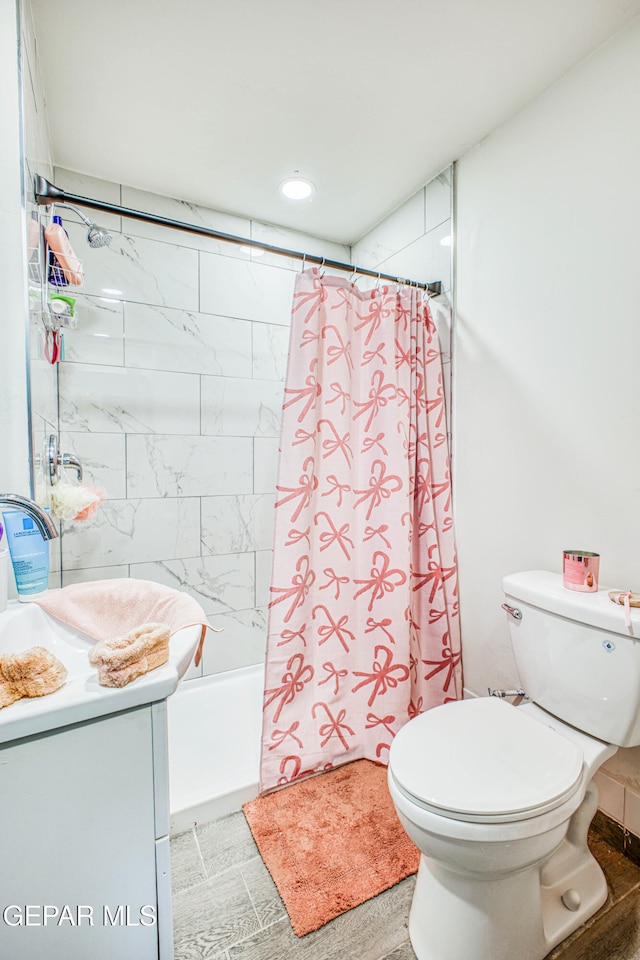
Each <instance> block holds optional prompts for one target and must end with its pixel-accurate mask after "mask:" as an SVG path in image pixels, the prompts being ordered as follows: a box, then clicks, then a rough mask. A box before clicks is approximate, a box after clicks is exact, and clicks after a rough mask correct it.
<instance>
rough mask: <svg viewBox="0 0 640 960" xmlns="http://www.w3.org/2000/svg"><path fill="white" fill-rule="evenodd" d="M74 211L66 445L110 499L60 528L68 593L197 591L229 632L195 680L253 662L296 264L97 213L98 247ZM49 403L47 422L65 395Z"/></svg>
mask: <svg viewBox="0 0 640 960" xmlns="http://www.w3.org/2000/svg"><path fill="white" fill-rule="evenodd" d="M54 178H55V179H54V182H55V183H56V184H57V185H58V186H60V187H63V188H66V189H68V190H69V191H70V192H73V193H77V194H80V195H84V196H92V197H100V198H104V199H108V200H111V201H113V202H115V203H118V204H122V205H124V206H127V207H132V208H137V209H141V210H147V211H149V212H152V213H158V214H161V215H164V216H167V217H170V218H172V219H176V220H182V221H189V222H195V223H203V224H206V225H208V226H212V227H214V228H215V229H220V230H223V231H225V232H229V233H234V234H236V235H240V236H246V237H249V238H255V239H260V240H265V241H266V242H269V243H274V244H280V245H284V246H287V247H289V248H290V249H291V248H293V249H303V250H309V251H317V252H318V253H320V254H321V255H323V256H327V257H332V258H335V259H339V260H348V259H349V250H348V248H345V247H343V246H340V245H337V244H333V243H330V242H327V241H322V240H318V239H317V238H312V237H304V236H301V235H298V234H295V233H293V232H290V231H284V230H281V229H278V228H275V227H270V226H268V225H266V224H257V223H254V222H252V221H249V220H243V219H242V218H239V217H232V216H229V215H227V214H223V213H218V212H216V211H213V210H208V209H206V208H204V207H198V206H196V205H194V204H185V203H182V202H180V201H177V200H171V199H169V198H166V197H160V196H156V195H153V194H150V193H146V192H144V191H140V190H133V189H131V188H128V187H124V186H123V187H121V186H120V185H118V184H114V183H109V182H105V181H101V180H96V179H94V178H91V177H86V176H81V175H79V174H76V173H72V172H70V171H67V170H63V169H56V170H55V172H54ZM63 213H64V223H65V227H66V228H67V230H68V232H69V236H70V239H71V243H72V245H73V247H74V249H75V250H76V252H78V254H79V255H80V256H82V258H83V261H84V271H85V283H84V286H83V288H82V290H81V291H79V292H78V293H77V305H76V306H77V311H78V316H79V322H78V327H77V329H76V330H72V331H68V332H67V333H66V335H65V360H64V362H62V363H61V364H60V366H59V371H58V373H59V381H60V383H59V404H58V409H59V417H60V432H61V443H62V447H63V449H64V450H65V452H70V453H74V454H75V455H76V456H78V457H79V458H80V460H81V461H82V463H83V464H84V467H85V471H86V476H87V480H88V481H89V482H94V483H97V484H99V485H101V486H103V487H104V488H105V489H106V490H107V492H108V500H107V501H106V502H105V503H104V504H103V505H102V507H101V509H100V511H99V512H98V514H97V515H96V517H95V518H94V519H93V520H92V521H91V522H90V523H87V524H85V525H82V524H75V525H71V526H70V525H65V527H64V529H63V535H62V583H63V585H66V584H68V583H76V582H80V581H83V580H92V579H97V578H105V577H107V578H108V577H123V576H125V577H126V576H132V577H139V578H142V579H148V580H154V581H156V582H160V583H165V584H167V585H169V586H173V587H178V588H180V589H183V590H186V591H187V592H188V593H190V594H191V595H192V596H194V597H195V598H196V599H197V600H198V601H199V602H200V603H201V604H202V606H203V608H204V609H205V611H206V613H207V614H208V616H209V618H210V622H211V624H212V626H216V627H222V628H223V630H224V632H223V633H221V634H210V635H209V639H208V641H207V643H206V645H205V653H204V657H203V663H202V664H201V666H200V668H199V669H198V670H195V669H194V668H192V670H191V674H190V675H194V676H195V675H199V674H201V673H204V674H209V673H215V672H218V671H221V670H228V669H233V668H235V667H240V666H244V665H247V664H250V663H257V662H259V661H261V660H262V659H263V657H264V649H265V637H266V604H267V601H268V588H269V578H270V573H271V550H272V518H273V504H274V501H275V483H276V465H277V456H278V445H279V432H280V410H281V406H282V392H283V381H284V376H285V372H286V360H287V351H288V341H289V316H290V310H291V298H292V293H293V284H294V280H295V275H296V272H297V271H298V270H299V269H300V263H299V261H293V260H289V259H286V258H278V257H275V256H270V257H269V258H268V259H267V258H266V257H265V258H260V259H259V258H258V257H257V256H255V254H252V253H251V251H250V250H249V251H244V250H243V249H241V248H240V247H238V246H232V245H230V244H223V243H219V242H218V241H216V240H213V239H210V238H206V237H202V238H200V237H197V236H195V235H191V234H187V233H183V232H180V231H172V230H170V229H168V228H163V227H158V226H155V225H148V224H142V223H138V222H136V221H131V220H122V221H121V220H120V218H119V217H115V216H113V215H103V214H100V215H99V216H98V215H96V219H97V220H98V222H100V223H102V224H104V225H105V226H108V227H109V228H110V229H111V230H113V231H114V239H113V242H112V244H111V246H110V247H109V248H103V249H100V250H90V249H89V248H88V247H87V246H86V244H85V239H84V238H85V233H86V230H85V228H84V227H83V226H82V225H81V224H80V223H78V222H77V218H75V216H74V215H73V214H72V213H71V212H70V211H63ZM80 251H82V253H80ZM74 295H76V294H74ZM39 406H41V407H42V411H43V413H44V414H45V415H47V411H49V412H48V415H50V416H53V413H54V410H53V409H52V407H53V402H51V403H49V402H48V401H47V400H46V399H43V400H42V402H41V403H40V404H39ZM49 407H51V409H49Z"/></svg>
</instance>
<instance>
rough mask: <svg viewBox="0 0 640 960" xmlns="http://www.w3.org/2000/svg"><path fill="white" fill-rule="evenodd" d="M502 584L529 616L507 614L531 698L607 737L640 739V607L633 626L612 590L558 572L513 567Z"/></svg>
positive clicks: (627, 741) (621, 741)
mask: <svg viewBox="0 0 640 960" xmlns="http://www.w3.org/2000/svg"><path fill="white" fill-rule="evenodd" d="M502 586H503V590H504V594H505V598H506V601H505V602H506V603H507V604H508V605H509V606H510V607H514V608H515V609H516V610H519V611H520V613H521V614H522V618H521V619H517V618H516V617H514V616H513V615H512V614H510V613H508V612H507V613H506V614H505V616H506V617H507V620H508V622H509V630H510V633H511V643H512V646H513V652H514V654H515V658H516V663H517V666H518V672H519V674H520V680H521V682H522V686H523V688H524V690H525V691H526V693H527V696H528V697H529V698H530V699H531V700H533V701H534V702H535V703H537V704H538V705H539V706H541V707H543V708H544V709H545V710H547V711H548V712H549V713H552V714H553V715H554V716H556V717H558V718H559V719H561V720H564V721H565V722H566V723H569V724H571V726H574V727H577V728H578V729H579V730H583V731H584V732H585V733H588V734H591V736H594V737H598V738H599V739H600V740H604V741H605V742H606V743H613V744H617V745H618V746H621V747H632V746H637V745H638V744H640V609H634V608H632V611H631V627H626V626H625V616H624V609H623V607H621V606H620V605H618V604H615V603H612V601H611V600H610V599H609V596H608V591H607V590H598V592H597V593H577V592H575V591H573V590H567V589H566V587H564V586H563V584H562V575H561V574H559V573H548V572H546V571H541V570H531V571H527V572H525V573H514V574H510V575H509V576H507V577H505V578H504V579H503V581H502Z"/></svg>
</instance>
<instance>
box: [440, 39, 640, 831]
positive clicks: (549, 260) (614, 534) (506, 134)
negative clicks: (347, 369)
mask: <svg viewBox="0 0 640 960" xmlns="http://www.w3.org/2000/svg"><path fill="white" fill-rule="evenodd" d="M639 89H640V21H637V22H636V23H635V24H634V25H632V26H631V27H630V28H628V29H626V30H625V31H624V32H623V33H622V34H619V35H618V36H617V37H615V38H613V40H611V41H609V42H608V43H607V44H606V45H605V46H603V47H601V48H600V49H599V50H598V51H596V53H595V54H593V55H592V56H591V57H590V58H589V59H587V60H586V61H584V62H583V63H582V64H580V65H579V66H578V67H577V68H575V69H574V70H573V71H572V72H571V73H569V74H568V75H567V76H566V77H564V78H563V79H562V80H561V81H559V82H558V83H556V84H555V85H554V86H553V87H552V88H550V89H549V90H548V91H547V92H546V93H545V94H544V95H543V96H542V97H540V98H539V99H538V100H536V101H535V102H534V103H533V104H531V105H530V106H529V107H527V108H526V109H525V110H523V111H522V112H521V113H519V114H518V115H517V116H516V117H514V118H513V119H512V120H511V121H509V122H508V123H506V124H505V125H504V126H502V127H501V128H499V129H498V130H496V131H495V132H494V133H493V134H491V135H490V136H489V137H487V138H486V139H485V140H483V141H482V142H481V143H480V144H478V146H476V147H475V148H474V149H473V150H472V151H471V152H470V153H468V154H467V155H465V156H464V157H463V158H462V159H461V161H460V162H459V165H458V181H457V200H456V204H457V232H458V238H457V242H458V248H457V258H458V259H457V275H458V285H457V307H458V316H457V329H456V334H455V350H454V359H455V370H454V413H453V433H454V484H455V519H456V530H457V540H458V553H459V564H460V594H461V596H460V600H461V610H462V630H463V648H464V651H465V653H464V669H465V684H466V687H467V689H468V690H470V691H472V692H474V693H479V694H482V693H485V692H486V688H487V686H489V685H491V686H512V685H513V684H515V683H516V682H517V675H516V671H515V666H514V663H513V658H512V655H511V651H510V646H509V641H508V635H507V625H506V622H505V617H504V614H503V613H502V611H501V610H500V603H501V602H502V598H501V578H502V576H503V575H504V574H506V573H509V572H513V571H517V570H524V569H534V568H542V569H548V570H555V571H558V572H559V571H560V570H561V569H562V550H563V549H566V548H577V549H583V550H595V551H598V552H599V553H600V554H601V583H602V584H603V585H607V586H611V587H620V588H630V587H631V588H634V589H636V590H638V589H640V444H639V443H638V436H639V424H640V377H639V373H638V371H639V359H640V322H639V320H640V240H639V237H640V120H639V114H638V90H639ZM636 754H637V751H636V753H634V752H633V751H631V752H629V751H625V752H623V753H621V754H619V755H618V758H614V760H613V761H611V762H610V764H609V767H608V769H609V770H610V771H611V770H613V771H614V772H616V775H617V776H618V777H619V779H620V780H621V781H622V780H624V781H625V782H626V783H628V784H630V785H632V786H634V787H635V788H636V789H640V762H639V761H638V760H637V759H636ZM620 789H622V788H620ZM618 801H619V802H623V798H622V800H621V794H620V793H618ZM628 807H629V810H630V809H631V803H629V804H628ZM616 812H617V813H618V815H619V816H618V818H619V819H622V817H623V816H624V811H623V809H622V808H621V807H620V805H619V803H618V807H616ZM621 812H622V816H620V813H621ZM639 819H640V818H639ZM627 821H628V817H627ZM628 825H630V826H631V824H630V823H629V824H628ZM634 832H635V831H634Z"/></svg>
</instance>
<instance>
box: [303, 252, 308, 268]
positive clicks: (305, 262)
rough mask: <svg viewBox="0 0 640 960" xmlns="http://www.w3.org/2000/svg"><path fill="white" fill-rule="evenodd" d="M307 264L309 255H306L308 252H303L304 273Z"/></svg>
mask: <svg viewBox="0 0 640 960" xmlns="http://www.w3.org/2000/svg"><path fill="white" fill-rule="evenodd" d="M306 264H307V255H306V253H303V254H302V272H303V273H304V269H305V267H306Z"/></svg>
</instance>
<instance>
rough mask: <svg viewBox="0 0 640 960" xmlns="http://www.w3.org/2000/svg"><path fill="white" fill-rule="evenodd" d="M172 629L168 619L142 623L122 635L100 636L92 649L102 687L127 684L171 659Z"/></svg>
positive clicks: (91, 658) (93, 663)
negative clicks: (108, 638) (103, 637)
mask: <svg viewBox="0 0 640 960" xmlns="http://www.w3.org/2000/svg"><path fill="white" fill-rule="evenodd" d="M169 636H170V630H169V627H168V626H167V625H166V624H165V623H143V624H142V626H140V627H137V628H136V629H135V630H131V631H130V632H129V633H127V634H125V635H124V636H122V637H113V638H112V639H110V640H101V641H100V642H99V643H96V645H95V646H94V647H93V648H92V649H91V650H90V651H89V663H90V664H91V666H92V667H97V668H98V682H99V683H100V684H101V685H102V686H103V687H124V686H126V685H127V684H128V683H131V681H132V680H136V679H137V678H138V677H141V676H142V675H143V674H145V673H148V672H149V671H150V670H155V669H156V667H161V666H162V664H163V663H166V662H167V660H168V659H169Z"/></svg>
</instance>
